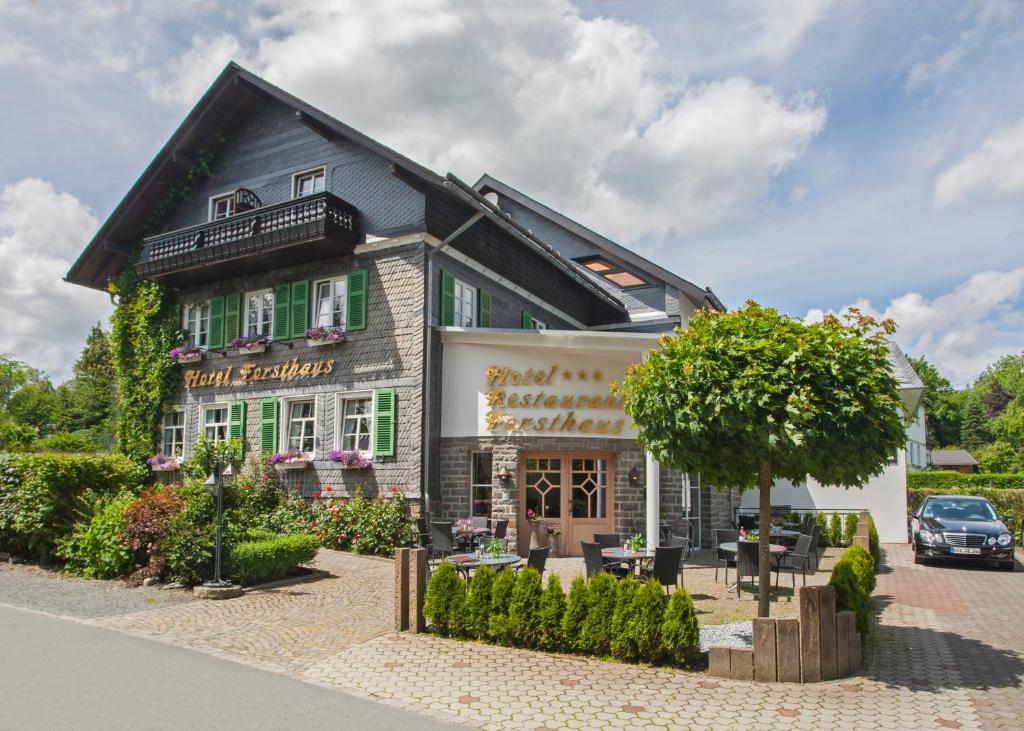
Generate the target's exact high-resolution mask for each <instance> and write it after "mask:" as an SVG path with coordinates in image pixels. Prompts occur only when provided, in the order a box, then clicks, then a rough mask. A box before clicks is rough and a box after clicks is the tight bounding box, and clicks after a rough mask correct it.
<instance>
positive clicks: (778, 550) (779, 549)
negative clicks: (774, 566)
mask: <svg viewBox="0 0 1024 731" xmlns="http://www.w3.org/2000/svg"><path fill="white" fill-rule="evenodd" d="M747 542H748V543H753V544H754V545H755V546H756V545H757V543H756V542H755V541H747ZM718 547H719V548H721V549H722V550H723V551H725V552H726V553H736V552H737V551H738V550H739V548H738V547H737V545H736V541H726V542H725V543H719V544H718ZM768 550H769V551H770V552H771V557H772V558H780V557H782V556H784V555H785V554H786V551H788V550H789V549H788V548H786V547H785V546H780V545H779V544H777V543H770V544H768Z"/></svg>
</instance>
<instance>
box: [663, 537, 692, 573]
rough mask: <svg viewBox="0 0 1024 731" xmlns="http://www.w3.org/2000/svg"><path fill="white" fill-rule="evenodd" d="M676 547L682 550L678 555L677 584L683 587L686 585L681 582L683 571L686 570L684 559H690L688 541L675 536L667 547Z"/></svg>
mask: <svg viewBox="0 0 1024 731" xmlns="http://www.w3.org/2000/svg"><path fill="white" fill-rule="evenodd" d="M677 546H678V547H679V548H682V549H683V550H682V552H681V553H680V554H679V584H680V585H684V584H685V583H686V582H685V581H684V580H683V579H684V578H685V576H684V571H685V569H686V559H688V558H689V557H690V539H689V538H680V537H679V536H675V537H674V538H673V539H672V543H671V544H669V546H668V547H669V548H675V547H677Z"/></svg>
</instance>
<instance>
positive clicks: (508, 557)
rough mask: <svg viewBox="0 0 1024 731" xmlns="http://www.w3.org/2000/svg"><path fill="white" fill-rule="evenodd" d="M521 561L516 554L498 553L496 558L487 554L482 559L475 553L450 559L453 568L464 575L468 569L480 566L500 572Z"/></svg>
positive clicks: (456, 555)
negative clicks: (453, 565)
mask: <svg viewBox="0 0 1024 731" xmlns="http://www.w3.org/2000/svg"><path fill="white" fill-rule="evenodd" d="M522 560H523V557H522V556H520V555H518V554H516V553H500V554H498V555H497V556H492V555H490V554H487V555H485V556H484V557H483V558H480V557H479V556H477V555H476V554H475V553H456V554H454V555H453V556H452V557H451V562H452V563H454V564H455V567H456V568H457V569H459V571H462V572H464V573H466V574H468V573H469V571H470V569H475V568H479V567H481V566H490V567H491V568H493V569H494V570H495V571H501V570H502V569H503V568H505V567H506V566H514V565H515V564H517V563H519V562H520V561H522Z"/></svg>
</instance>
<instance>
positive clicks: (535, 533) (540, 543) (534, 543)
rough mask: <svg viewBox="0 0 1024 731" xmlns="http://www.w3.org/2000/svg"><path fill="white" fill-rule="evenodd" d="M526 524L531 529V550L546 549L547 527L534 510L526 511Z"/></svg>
mask: <svg viewBox="0 0 1024 731" xmlns="http://www.w3.org/2000/svg"><path fill="white" fill-rule="evenodd" d="M526 522H527V523H528V524H529V527H530V548H531V549H534V548H544V546H546V545H548V531H547V527H546V526H545V525H544V523H542V522H541V520H540V516H539V515H537V514H536V513H535V512H534V511H533V508H527V509H526Z"/></svg>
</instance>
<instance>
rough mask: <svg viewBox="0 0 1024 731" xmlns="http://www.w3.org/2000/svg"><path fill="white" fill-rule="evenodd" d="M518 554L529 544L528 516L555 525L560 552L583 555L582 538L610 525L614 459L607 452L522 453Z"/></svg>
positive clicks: (606, 531) (604, 531) (601, 531)
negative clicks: (520, 529) (558, 535)
mask: <svg viewBox="0 0 1024 731" xmlns="http://www.w3.org/2000/svg"><path fill="white" fill-rule="evenodd" d="M519 474H520V476H521V477H520V480H521V483H520V495H521V496H522V499H521V500H520V505H521V516H520V525H522V526H523V530H522V531H520V533H521V535H522V536H523V538H522V539H521V540H520V552H522V553H525V552H526V549H527V548H528V547H529V530H531V529H532V526H531V525H530V519H531V517H532V518H535V519H536V520H537V521H538V522H540V523H542V524H543V525H557V526H558V528H559V530H560V531H561V537H560V538H561V540H560V541H559V543H560V553H561V554H562V555H563V556H579V555H581V553H582V552H581V549H580V541H592V540H593V538H594V534H595V533H610V532H612V530H613V527H614V516H613V515H612V513H613V506H614V504H615V503H614V502H613V499H614V498H613V494H612V493H613V487H612V486H613V483H614V470H613V467H612V457H611V455H608V454H597V453H591V452H585V453H544V454H532V453H531V454H526V455H524V456H523V458H522V463H521V465H520V470H519Z"/></svg>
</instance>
